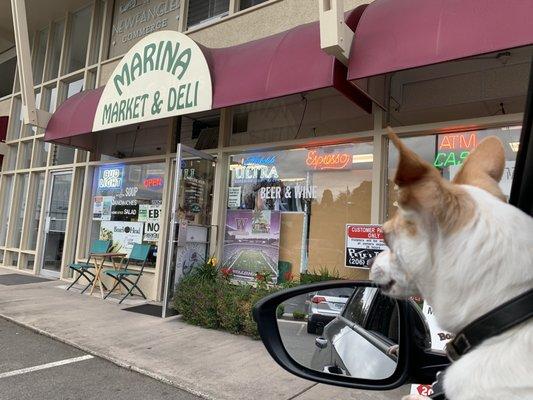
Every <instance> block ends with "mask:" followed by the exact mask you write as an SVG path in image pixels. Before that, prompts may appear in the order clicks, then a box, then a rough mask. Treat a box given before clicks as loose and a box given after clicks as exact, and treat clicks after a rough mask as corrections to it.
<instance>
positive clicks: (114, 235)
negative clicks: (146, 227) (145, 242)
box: [100, 221, 143, 257]
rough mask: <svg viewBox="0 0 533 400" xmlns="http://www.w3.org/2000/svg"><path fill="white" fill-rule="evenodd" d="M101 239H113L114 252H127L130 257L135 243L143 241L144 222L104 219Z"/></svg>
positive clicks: (101, 227)
mask: <svg viewBox="0 0 533 400" xmlns="http://www.w3.org/2000/svg"><path fill="white" fill-rule="evenodd" d="M100 239H101V240H111V241H112V243H113V244H112V246H111V250H110V251H113V252H119V253H126V257H129V255H130V253H131V249H132V248H133V244H134V243H142V239H143V223H142V222H121V221H116V222H115V221H102V223H101V225H100Z"/></svg>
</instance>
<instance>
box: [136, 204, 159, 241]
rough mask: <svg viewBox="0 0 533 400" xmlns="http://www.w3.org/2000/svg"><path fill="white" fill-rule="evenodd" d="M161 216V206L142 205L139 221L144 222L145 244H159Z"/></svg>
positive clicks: (140, 206)
mask: <svg viewBox="0 0 533 400" xmlns="http://www.w3.org/2000/svg"><path fill="white" fill-rule="evenodd" d="M160 215H161V204H140V205H139V215H138V219H137V220H138V221H139V222H144V235H143V240H144V241H145V242H157V241H158V240H159V227H160V225H159V216H160Z"/></svg>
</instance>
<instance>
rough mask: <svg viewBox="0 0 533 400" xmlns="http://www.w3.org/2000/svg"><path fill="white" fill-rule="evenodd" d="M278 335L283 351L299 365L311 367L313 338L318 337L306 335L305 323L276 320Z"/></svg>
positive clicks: (313, 347) (313, 349)
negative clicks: (283, 347)
mask: <svg viewBox="0 0 533 400" xmlns="http://www.w3.org/2000/svg"><path fill="white" fill-rule="evenodd" d="M278 326H279V333H280V336H281V340H282V341H283V345H284V346H285V349H286V350H287V352H288V353H289V354H290V356H291V357H292V358H293V359H294V360H295V361H297V362H299V363H300V364H302V365H304V366H306V367H309V368H310V367H311V360H312V358H313V354H314V353H315V350H316V346H315V338H316V337H317V336H319V335H314V334H309V333H307V322H305V321H292V320H284V319H278Z"/></svg>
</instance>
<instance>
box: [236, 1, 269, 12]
mask: <svg viewBox="0 0 533 400" xmlns="http://www.w3.org/2000/svg"><path fill="white" fill-rule="evenodd" d="M267 1H268V0H241V4H240V9H241V10H245V9H247V8H250V7H253V6H256V5H258V4H261V3H265V2H267Z"/></svg>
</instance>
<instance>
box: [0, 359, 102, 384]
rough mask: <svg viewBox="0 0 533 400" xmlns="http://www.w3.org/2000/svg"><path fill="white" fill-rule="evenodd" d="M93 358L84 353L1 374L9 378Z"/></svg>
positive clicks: (0, 375)
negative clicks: (79, 355)
mask: <svg viewBox="0 0 533 400" xmlns="http://www.w3.org/2000/svg"><path fill="white" fill-rule="evenodd" d="M91 358H94V356H91V355H90V354H87V355H84V356H81V357H74V358H67V359H66V360H61V361H55V362H51V363H48V364H41V365H36V366H34V367H28V368H22V369H16V370H14V371H9V372H3V373H1V374H0V379H2V378H8V377H10V376H16V375H22V374H27V373H29V372H35V371H40V370H42V369H48V368H54V367H60V366H61V365H67V364H72V363H76V362H80V361H85V360H90V359H91Z"/></svg>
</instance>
